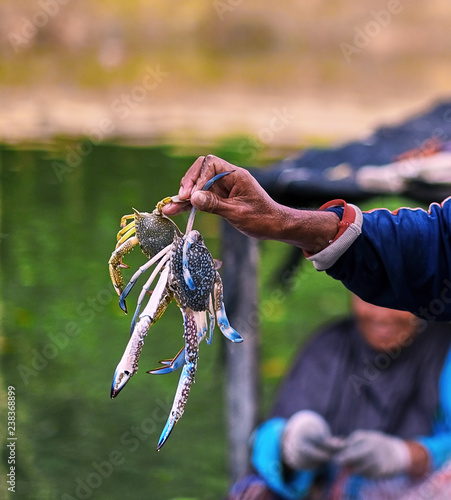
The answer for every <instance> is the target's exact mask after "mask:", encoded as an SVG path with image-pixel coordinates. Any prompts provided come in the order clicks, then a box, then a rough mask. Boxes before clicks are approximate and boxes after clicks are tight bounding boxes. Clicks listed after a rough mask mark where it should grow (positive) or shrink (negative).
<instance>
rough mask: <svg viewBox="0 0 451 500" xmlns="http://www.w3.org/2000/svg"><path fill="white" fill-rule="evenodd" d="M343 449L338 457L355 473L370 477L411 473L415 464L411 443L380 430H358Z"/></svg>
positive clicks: (339, 463) (348, 439) (343, 464)
mask: <svg viewBox="0 0 451 500" xmlns="http://www.w3.org/2000/svg"><path fill="white" fill-rule="evenodd" d="M344 441H345V446H344V448H343V450H342V451H341V452H339V453H337V455H336V456H335V458H334V462H335V463H337V464H338V465H341V466H342V467H349V468H350V469H351V470H352V472H353V473H354V474H361V475H363V476H367V477H370V478H379V477H384V476H394V475H396V474H402V473H404V472H407V470H408V469H409V467H410V465H411V457H410V451H409V448H408V446H407V444H406V443H405V442H404V441H403V440H402V439H399V438H397V437H393V436H389V435H387V434H384V433H382V432H378V431H364V430H359V431H354V432H353V433H352V434H350V436H349V437H348V438H347V439H346V440H344Z"/></svg>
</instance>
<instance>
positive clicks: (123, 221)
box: [120, 214, 135, 228]
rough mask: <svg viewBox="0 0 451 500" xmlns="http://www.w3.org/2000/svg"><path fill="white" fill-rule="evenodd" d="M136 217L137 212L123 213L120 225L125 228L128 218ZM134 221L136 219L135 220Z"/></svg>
mask: <svg viewBox="0 0 451 500" xmlns="http://www.w3.org/2000/svg"><path fill="white" fill-rule="evenodd" d="M134 217H135V214H129V215H123V216H122V217H121V224H120V226H121V227H122V228H124V227H125V226H126V224H127V220H128V219H134ZM133 222H134V221H133Z"/></svg>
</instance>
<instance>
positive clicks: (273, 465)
mask: <svg viewBox="0 0 451 500" xmlns="http://www.w3.org/2000/svg"><path fill="white" fill-rule="evenodd" d="M285 423H286V420H285V419H283V418H272V419H270V420H267V421H266V422H264V423H263V424H262V425H261V426H260V427H259V428H258V429H257V430H256V431H255V434H254V446H253V450H252V463H253V465H254V467H255V470H256V471H257V472H258V473H259V474H260V476H261V477H262V478H263V479H264V480H265V482H266V484H267V485H268V486H269V487H270V488H271V490H272V491H274V492H275V493H277V494H278V495H280V496H281V497H282V498H286V499H288V500H296V499H299V498H303V497H304V496H305V495H306V494H307V493H308V491H309V489H310V486H311V484H312V481H313V478H314V473H312V472H309V471H294V472H292V473H290V477H289V478H287V477H286V476H285V474H284V473H285V472H286V471H285V470H284V466H283V464H282V458H281V448H280V443H281V440H282V434H283V430H284V427H285Z"/></svg>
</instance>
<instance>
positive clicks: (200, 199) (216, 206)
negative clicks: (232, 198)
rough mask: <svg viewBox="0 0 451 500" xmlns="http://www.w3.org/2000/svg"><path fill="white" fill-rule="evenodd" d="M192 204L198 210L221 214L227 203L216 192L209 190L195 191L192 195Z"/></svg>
mask: <svg viewBox="0 0 451 500" xmlns="http://www.w3.org/2000/svg"><path fill="white" fill-rule="evenodd" d="M191 205H193V207H194V208H196V209H197V210H202V211H203V212H210V213H212V214H217V215H221V212H222V210H223V209H224V205H225V203H224V202H223V201H222V199H221V198H220V197H219V196H218V195H217V194H215V193H211V192H209V191H195V192H194V193H192V195H191Z"/></svg>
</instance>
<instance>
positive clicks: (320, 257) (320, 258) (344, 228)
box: [304, 200, 363, 271]
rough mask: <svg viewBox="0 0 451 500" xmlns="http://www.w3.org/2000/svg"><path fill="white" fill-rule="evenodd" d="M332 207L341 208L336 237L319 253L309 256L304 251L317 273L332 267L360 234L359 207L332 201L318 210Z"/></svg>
mask: <svg viewBox="0 0 451 500" xmlns="http://www.w3.org/2000/svg"><path fill="white" fill-rule="evenodd" d="M333 207H342V209H343V216H342V219H341V221H340V222H339V223H338V233H337V235H336V236H335V238H334V239H333V240H332V241H330V243H329V245H328V246H327V247H326V248H324V249H323V250H321V252H318V253H316V254H309V253H308V252H305V251H304V255H305V256H306V258H307V259H308V260H310V261H311V262H313V265H314V266H315V268H316V269H317V270H318V271H325V270H326V269H329V268H330V267H332V266H333V265H334V264H335V262H337V260H338V259H339V258H340V257H341V256H342V255H343V254H344V253H345V252H346V250H347V249H348V248H349V247H350V246H351V245H352V244H353V243H354V241H355V240H356V239H357V238H358V236H359V235H360V233H361V232H362V223H363V216H362V211H361V210H360V208H359V207H356V206H355V205H352V204H350V203H349V204H348V203H346V202H345V201H344V200H332V201H329V202H328V203H325V204H324V205H323V206H322V207H320V208H319V210H327V209H331V208H333Z"/></svg>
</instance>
